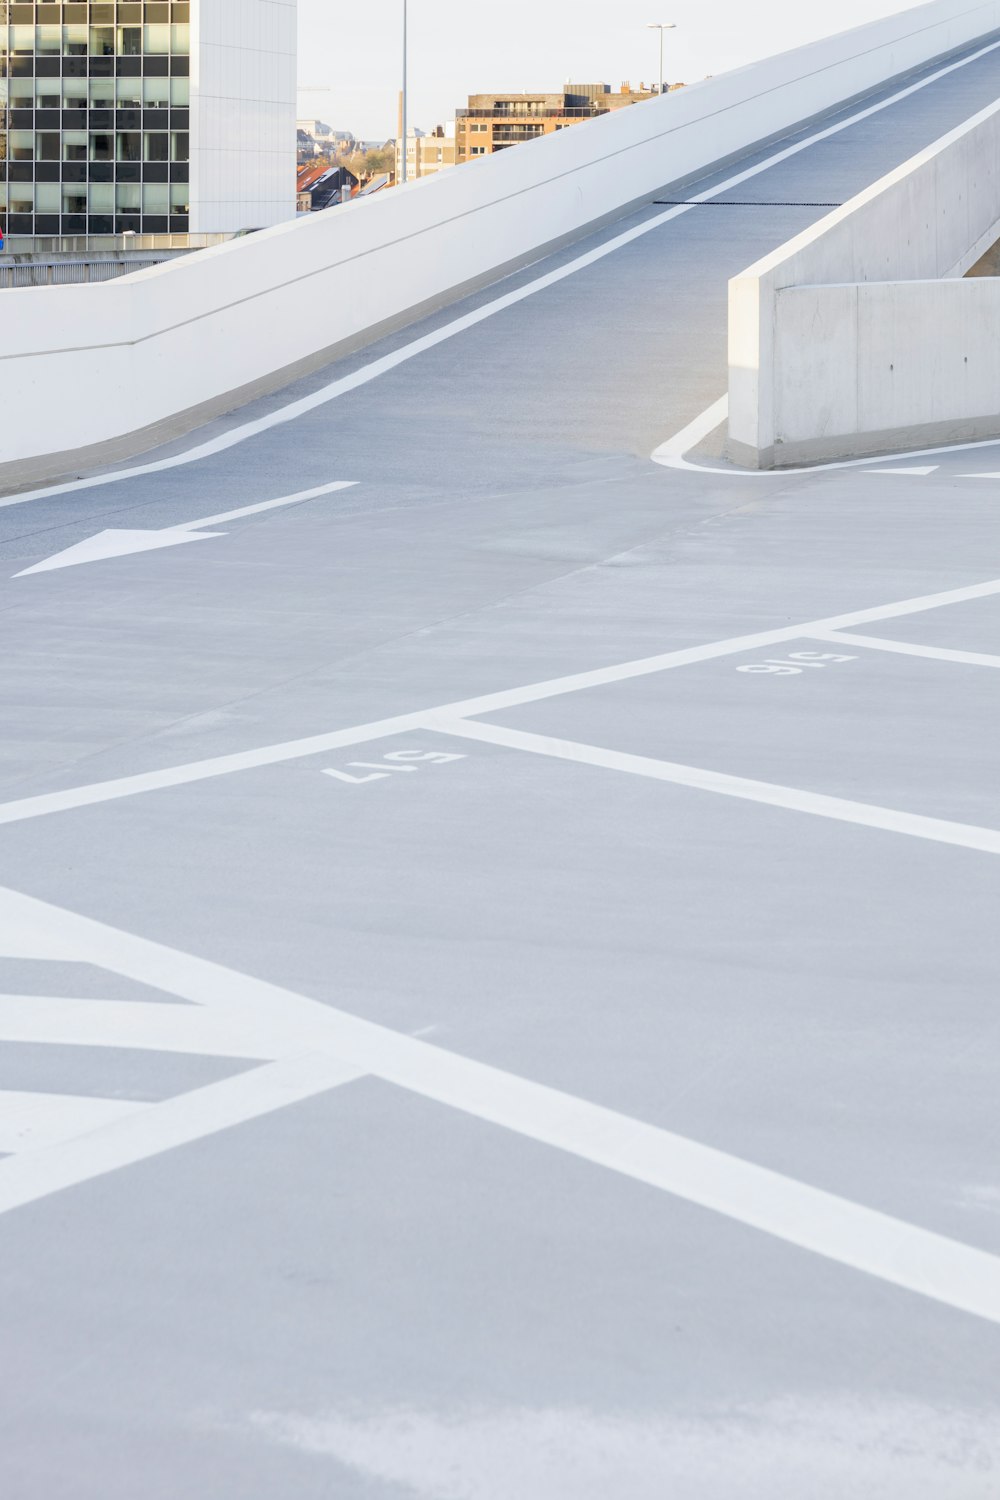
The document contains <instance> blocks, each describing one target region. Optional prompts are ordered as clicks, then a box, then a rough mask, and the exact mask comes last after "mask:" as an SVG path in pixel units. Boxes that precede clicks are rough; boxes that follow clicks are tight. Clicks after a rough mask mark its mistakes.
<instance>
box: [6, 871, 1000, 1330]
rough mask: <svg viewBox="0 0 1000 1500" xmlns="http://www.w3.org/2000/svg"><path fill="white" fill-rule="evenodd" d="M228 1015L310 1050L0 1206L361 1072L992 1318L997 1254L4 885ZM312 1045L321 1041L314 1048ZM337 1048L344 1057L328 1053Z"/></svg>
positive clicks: (133, 1131) (21, 902)
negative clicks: (276, 1025) (298, 1033)
mask: <svg viewBox="0 0 1000 1500" xmlns="http://www.w3.org/2000/svg"><path fill="white" fill-rule="evenodd" d="M4 928H8V929H9V930H10V931H11V932H13V933H18V932H21V933H24V934H25V938H24V939H23V940H22V941H25V942H26V943H27V944H28V945H29V946H30V947H32V949H33V950H34V951H37V952H38V953H39V955H40V956H41V955H44V954H45V953H46V952H49V953H50V954H51V955H52V956H60V957H63V956H67V955H74V956H75V957H76V959H77V961H79V962H95V963H98V964H99V965H100V966H102V967H104V968H107V969H110V970H111V971H112V972H114V973H119V974H122V975H125V976H127V977H131V978H135V979H137V980H139V982H140V983H145V984H148V985H152V986H154V987H155V988H157V989H160V990H163V991H165V992H167V993H171V994H175V995H177V996H178V997H179V998H181V999H185V1000H189V1001H192V1002H193V1003H195V1004H199V1005H201V1004H208V1005H211V1006H213V1007H217V1006H221V1007H222V1008H223V1009H226V1010H228V1011H229V1012H230V1013H231V1014H233V1015H235V1016H240V1015H248V1014H249V1015H255V1016H264V1015H268V1014H275V1015H278V1016H282V1017H291V1018H293V1019H294V1021H295V1023H296V1024H298V1023H299V1022H302V1023H306V1022H308V1024H310V1025H311V1029H312V1034H313V1043H312V1047H313V1054H314V1055H311V1056H308V1057H304V1058H300V1059H299V1060H298V1061H293V1062H282V1063H276V1064H273V1065H270V1066H268V1067H264V1068H257V1069H253V1070H252V1071H251V1072H249V1073H244V1074H243V1075H241V1076H240V1077H239V1078H236V1079H230V1080H228V1081H227V1082H225V1083H221V1084H214V1085H212V1086H211V1087H209V1088H207V1089H202V1090H199V1091H198V1092H197V1093H194V1094H188V1095H185V1096H183V1097H182V1098H180V1099H175V1100H172V1101H170V1102H169V1103H168V1104H160V1105H157V1106H156V1107H155V1108H152V1109H149V1110H148V1111H147V1112H146V1113H145V1114H144V1115H143V1116H141V1117H139V1118H138V1119H136V1120H133V1121H127V1122H124V1123H122V1124H120V1125H117V1126H111V1127H109V1128H107V1129H105V1130H103V1131H99V1132H97V1133H96V1134H94V1135H91V1136H90V1137H88V1138H87V1139H85V1140H83V1141H77V1142H73V1143H71V1144H69V1145H67V1146H63V1147H59V1148H53V1149H51V1150H49V1151H39V1152H36V1153H34V1154H32V1155H30V1156H21V1157H14V1158H11V1159H10V1160H8V1161H5V1162H0V1213H2V1212H4V1211H7V1210H10V1209H12V1208H17V1207H20V1206H22V1205H23V1204H26V1203H31V1202H34V1201H36V1200H37V1199H39V1198H43V1197H45V1196H47V1195H48V1194H49V1193H53V1192H57V1191H59V1190H60V1189H62V1188H66V1187H70V1186H73V1185H74V1184H77V1183H82V1182H85V1181H88V1180H90V1179H91V1178H93V1177H97V1176H100V1175H102V1174H104V1173H107V1172H112V1171H115V1170H116V1169H117V1168H119V1167H122V1166H126V1165H129V1164H131V1163H134V1162H138V1161H141V1160H143V1159H145V1158H146V1157H149V1156H153V1155H157V1154H159V1153H161V1152H164V1151H169V1150H171V1149H173V1148H174V1147H176V1146H179V1145H183V1144H185V1143H186V1142H190V1141H194V1140H198V1139H200V1138H202V1137H203V1136H206V1135H211V1134H214V1133H215V1132H217V1131H219V1130H223V1129H226V1128H228V1127H229V1126H230V1125H234V1124H238V1123H240V1122H242V1121H244V1120H248V1119H254V1118H256V1117H258V1116H260V1115H262V1114H265V1113H268V1112H270V1111H272V1110H275V1109H281V1108H283V1107H284V1106H285V1105H286V1104H289V1103H292V1102H294V1101H296V1100H298V1099H303V1098H307V1097H309V1096H310V1095H312V1094H317V1093H323V1092H325V1091H326V1089H328V1088H331V1087H335V1086H338V1085H339V1084H341V1083H344V1082H347V1081H349V1080H350V1079H352V1078H357V1077H362V1076H366V1075H370V1076H373V1077H377V1078H381V1079H383V1080H385V1081H386V1082H389V1083H393V1084H396V1085H397V1086H398V1087H400V1088H403V1089H407V1090H409V1091H410V1092H411V1093H414V1094H418V1095H420V1096H421V1097H423V1098H426V1099H432V1100H435V1101H436V1102H437V1103H439V1104H442V1105H446V1106H448V1107H450V1108H452V1109H457V1110H461V1111H462V1112H464V1113H465V1114H468V1115H471V1116H473V1117H475V1118H476V1119H480V1120H485V1121H488V1122H490V1123H491V1124H494V1125H497V1126H499V1127H502V1128H504V1129H506V1130H510V1131H512V1132H515V1133H516V1134H518V1135H521V1136H524V1137H525V1138H527V1139H528V1140H532V1141H537V1142H539V1143H541V1144H544V1145H548V1146H551V1147H553V1148H555V1149H556V1150H560V1151H565V1152H567V1153H569V1154H571V1155H573V1156H576V1157H579V1158H580V1159H582V1160H584V1161H587V1162H591V1163H593V1164H594V1165H597V1166H601V1167H604V1168H607V1169H608V1170H610V1171H613V1172H618V1173H620V1174H621V1175H623V1176H625V1177H628V1178H631V1179H632V1180H634V1181H636V1182H641V1183H645V1184H647V1185H648V1186H650V1187H654V1188H657V1189H659V1190H660V1191H662V1192H667V1193H670V1194H672V1195H674V1196H675V1197H678V1198H681V1199H684V1200H685V1201H687V1202H690V1203H695V1204H698V1205H700V1206H701V1207H703V1208H707V1209H711V1210H712V1211H714V1212H716V1213H718V1214H721V1215H723V1216H724V1217H726V1218H729V1219H733V1220H736V1221H737V1222H738V1223H742V1224H747V1225H750V1226H752V1227H753V1228H756V1229H759V1230H761V1231H763V1232H764V1233H765V1234H769V1235H772V1236H774V1237H775V1238H777V1239H780V1240H783V1241H785V1242H787V1243H788V1244H791V1245H795V1246H798V1247H799V1248H801V1249H804V1250H809V1251H812V1252H813V1253H815V1254H817V1255H821V1256H823V1257H825V1258H826V1259H828V1260H833V1261H836V1262H838V1263H840V1264H842V1265H845V1266H850V1267H852V1268H854V1269H855V1270H859V1271H863V1272H866V1273H868V1274H869V1275H872V1276H876V1277H879V1278H880V1279H881V1280H883V1281H886V1282H888V1283H890V1284H892V1285H894V1286H898V1287H902V1288H904V1289H906V1290H909V1291H913V1292H917V1293H920V1294H921V1295H923V1296H925V1297H930V1298H933V1299H934V1300H936V1301H938V1302H941V1303H944V1304H946V1305H947V1306H950V1307H954V1308H958V1309H961V1310H962V1311H964V1312H968V1313H972V1314H973V1315H975V1316H976V1317H980V1318H986V1319H989V1320H991V1321H992V1322H1000V1260H998V1259H997V1258H996V1257H995V1256H992V1255H988V1254H986V1253H985V1252H983V1251H981V1250H975V1249H973V1248H971V1247H970V1246H968V1245H963V1244H960V1243H958V1242H957V1241H955V1240H951V1239H947V1238H945V1237H944V1236H942V1235H939V1234H935V1233H932V1232H930V1231H928V1230H926V1229H921V1228H918V1227H916V1226H915V1225H912V1224H908V1223H905V1222H904V1221H902V1220H899V1219H894V1218H891V1217H889V1216H888V1215H886V1214H883V1213H879V1212H877V1211H876V1210H873V1209H870V1208H865V1207H862V1206H860V1205H858V1204H855V1203H851V1202H850V1201H848V1200H847V1199H844V1198H839V1197H836V1196H834V1195H833V1194H831V1193H826V1192H823V1191H822V1190H820V1189H817V1188H813V1187H809V1186H807V1185H806V1184H804V1183H802V1182H799V1181H797V1180H795V1179H793V1178H789V1177H784V1176H782V1175H781V1174H780V1173H777V1172H772V1171H770V1170H768V1169H767V1168H764V1167H760V1166H757V1165H754V1164H753V1163H750V1162H747V1161H744V1160H743V1159H741V1158H740V1157H736V1156H730V1155H728V1154H727V1153H725V1152H723V1151H718V1150H716V1149H714V1148H712V1147H709V1146H703V1145H700V1144H699V1143H698V1142H696V1141H691V1140H688V1139H687V1138H685V1137H683V1136H679V1135H675V1134H674V1133H673V1132H671V1131H668V1130H663V1129H660V1128H659V1127H657V1126H653V1125H648V1124H645V1123H643V1122H641V1121H638V1120H634V1119H630V1118H628V1117H627V1116H625V1115H622V1114H619V1113H617V1112H616V1111H614V1110H610V1109H605V1108H603V1107H601V1106H599V1105H595V1104H590V1103H587V1102H586V1101H585V1100H581V1099H576V1098H573V1097H572V1096H571V1095H569V1094H565V1093H562V1092H560V1091H558V1090H556V1089H551V1088H546V1087H545V1086H544V1085H541V1084H538V1083H533V1082H530V1081H529V1080H527V1079H523V1078H518V1077H515V1076H513V1075H512V1074H509V1073H505V1072H503V1071H501V1070H500V1069H498V1068H492V1067H489V1066H487V1065H486V1064H484V1063H479V1062H474V1061H473V1060H471V1059H470V1058H467V1057H462V1056H459V1055H457V1054H454V1053H449V1052H446V1051H443V1050H442V1049H440V1048H438V1047H434V1046H432V1045H431V1044H429V1043H427V1042H422V1041H418V1040H416V1039H414V1038H412V1037H406V1036H402V1035H401V1034H400V1033H398V1032H394V1031H390V1030H388V1029H387V1028H385V1027H382V1026H378V1025H376V1024H374V1023H373V1022H371V1021H364V1020H361V1019H360V1018H359V1017H357V1016H352V1015H349V1014H347V1013H346V1012H344V1011H339V1010H335V1009H334V1008H333V1007H332V1006H325V1005H321V1004H319V1003H318V1002H315V1001H311V1000H307V999H305V998H304V997H303V996H301V995H297V994H295V993H293V992H292V991H289V990H284V989H281V988H280V987H279V986H277V985H272V984H269V983H267V982H266V981H264V980H259V979H251V978H249V977H248V976H246V975H241V974H237V973H235V972H234V971H233V970H231V969H225V968H223V967H222V966H221V965H219V964H214V963H211V962H208V961H207V960H205V959H200V958H196V957H194V956H193V955H190V954H185V953H180V952H178V951H177V950H176V949H173V948H167V947H165V946H164V945H162V944H159V943H152V942H149V941H147V940H146V939H143V938H138V937H135V936H134V935H133V934H130V933H124V932H120V931H117V930H115V929H114V928H110V927H106V926H104V924H103V923H99V922H94V921H92V920H91V919H90V918H87V917H81V916H79V915H77V914H76V913H73V912H67V911H64V910H61V909H59V908H57V907H53V906H49V905H48V904H46V903H45V902H41V901H37V900H35V899H34V898H33V897H29V896H22V895H20V894H18V893H17V892H15V891H9V890H0V932H2V931H3V930H4ZM317 1053H322V1054H323V1055H315V1054H317ZM334 1058H340V1059H342V1060H343V1061H341V1062H337V1061H334V1060H333V1059H334Z"/></svg>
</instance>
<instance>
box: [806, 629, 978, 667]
mask: <svg viewBox="0 0 1000 1500" xmlns="http://www.w3.org/2000/svg"><path fill="white" fill-rule="evenodd" d="M811 639H812V640H814V641H832V642H833V643H834V644H836V645H844V646H864V647H865V648H866V649H867V650H869V651H888V652H889V653H890V654H892V655H896V656H924V657H926V658H927V659H928V660H929V661H953V662H956V663H958V665H960V666H967V667H1000V656H990V655H989V654H988V653H987V652H985V651H951V650H948V649H947V648H946V647H944V646H917V645H914V643H913V642H912V641H889V640H883V638H882V637H881V636H878V635H855V634H854V632H853V631H848V630H814V631H813V632H812V636H811Z"/></svg>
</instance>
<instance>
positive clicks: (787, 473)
mask: <svg viewBox="0 0 1000 1500" xmlns="http://www.w3.org/2000/svg"><path fill="white" fill-rule="evenodd" d="M728 416H729V397H728V396H722V397H720V398H719V400H718V401H715V402H713V404H712V405H711V406H710V407H708V409H707V410H706V411H703V412H702V413H701V415H700V416H698V417H695V419H694V421H693V422H689V423H688V425H687V426H686V427H684V428H682V430H681V431H680V432H678V433H676V434H675V435H674V436H673V437H672V438H668V439H667V441H666V442H665V443H661V444H660V446H659V447H658V448H654V450H653V452H652V454H651V455H650V457H651V458H652V460H653V462H654V464H660V465H661V466H662V467H663V468H665V469H683V470H685V471H687V472H688V473H691V474H724V475H725V476H726V478H727V479H786V478H789V477H794V476H795V475H796V474H826V473H829V472H830V471H831V470H834V469H864V470H865V472H866V473H869V474H910V475H917V474H920V475H924V476H926V475H928V474H933V473H935V472H936V470H937V469H939V468H940V464H929V465H924V466H921V467H920V468H913V469H905V468H898V467H897V468H893V469H880V468H875V467H873V466H874V465H876V464H877V463H878V459H877V458H872V457H870V456H869V457H868V458H843V459H839V460H838V461H837V462H836V463H826V464H804V465H801V466H793V465H789V467H788V468H781V469H741V468H739V467H737V465H735V464H726V465H722V466H720V465H718V464H716V465H712V464H702V463H691V461H690V460H689V459H688V458H687V454H689V453H691V452H692V451H693V450H694V449H695V448H697V446H698V444H699V443H703V442H704V441H705V439H706V438H707V437H708V436H710V434H711V433H713V432H714V431H715V429H716V428H717V427H721V426H722V424H723V422H724V421H725V420H726V418H727V417H728ZM998 444H1000V438H984V439H982V440H981V441H979V442H976V443H946V444H945V445H944V446H943V447H941V448H917V449H914V451H913V452H912V453H887V454H886V462H887V463H893V464H897V465H898V464H899V462H900V460H905V459H908V458H933V457H935V456H936V455H938V454H945V453H970V452H972V451H974V450H978V449H980V448H996V447H997V446H998ZM959 477H961V478H964V479H990V478H993V479H998V478H1000V474H994V475H989V474H965V475H961V476H959ZM0 504H3V502H2V501H0Z"/></svg>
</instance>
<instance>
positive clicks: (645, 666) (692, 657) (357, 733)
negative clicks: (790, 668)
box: [0, 578, 1000, 824]
mask: <svg viewBox="0 0 1000 1500" xmlns="http://www.w3.org/2000/svg"><path fill="white" fill-rule="evenodd" d="M996 594H1000V578H992V579H988V580H987V581H986V582H985V583H974V584H969V585H967V586H966V587H964V588H958V589H947V590H945V591H944V592H942V593H937V594H924V595H921V596H919V597H918V598H914V599H902V600H899V601H898V602H897V603H894V604H882V605H877V606H876V607H875V608H873V609H860V610H853V611H852V612H850V613H849V614H843V615H835V616H831V617H830V618H828V619H825V620H811V621H809V622H808V623H804V624H800V625H785V626H781V627H779V628H778V629H777V630H760V631H756V632H754V633H753V634H751V635H742V636H733V637H731V638H729V639H728V640H723V641H711V642H708V643H707V644H706V645H703V646H691V647H686V648H684V649H682V650H679V651H666V652H664V653H663V655H661V656H650V657H644V658H640V659H639V660H636V661H629V662H621V663H619V664H618V665H617V666H612V667H598V668H596V669H594V670H592V671H589V672H576V673H573V674H572V675H570V676H567V677H556V678H553V679H551V680H550V681H547V682H536V683H531V684H529V685H528V686H526V687H519V688H510V689H506V690H501V691H500V692H494V693H487V694H484V695H483V696H482V697H479V698H466V699H464V700H462V701H461V702H458V703H446V704H442V705H440V706H438V707H435V708H429V709H419V710H417V711H416V712H415V713H409V714H399V715H397V716H396V717H394V718H390V719H380V720H377V721H375V722H373V723H370V724H358V725H355V726H354V727H353V728H351V729H336V730H334V731H333V732H332V733H329V734H317V735H311V736H309V737H308V738H306V739H299V740H287V741H284V742H283V743H279V744H275V745H264V746H261V747H259V748H257V749H255V750H241V751H238V752H237V753H236V754H234V755H220V756H215V757H213V758H212V759H210V760H199V761H191V762H189V763H188V764H186V765H180V766H168V767H166V768H164V769H163V770H160V771H146V772H143V773H141V774H139V775H137V776H122V777H118V778H116V779H114V780H112V781H97V782H91V783H89V784H88V785H84V786H75V787H69V788H67V789H66V790H65V791H60V792H43V793H41V794H40V795H38V796H34V797H19V798H17V799H16V800H14V801H11V802H3V803H0V824H4V823H20V822H23V821H25V820H26V819H29V818H42V817H47V816H49V815H50V814H52V813H60V812H70V811H72V810H74V809H76V808H80V807H93V806H95V805H97V804H98V803H102V802H116V801H118V800H119V799H120V798H122V797H135V796H139V795H141V794H142V793H144V792H156V791H162V790H164V789H165V788H167V787H176V786H188V785H190V784H192V783H193V782H197V781H208V780H211V779H213V778H214V777H216V776H229V775H232V774H233V773H234V772H237V771H250V770H257V769H259V768H260V767H263V766H274V765H282V764H284V763H285V762H287V761H292V760H302V759H305V758H306V757H308V756H312V755H319V754H322V753H323V752H325V751H328V750H342V749H345V748H346V747H348V746H350V745H364V744H368V743H370V742H371V741H372V740H382V739H388V738H390V737H392V736H393V735H397V734H409V733H410V732H411V731H413V730H419V729H424V728H426V727H427V726H428V725H429V723H430V721H431V720H432V719H440V718H441V717H442V716H450V717H453V718H455V719H463V720H464V719H470V718H478V717H480V716H481V715H484V714H492V713H501V712H503V710H504V709H507V708H520V707H522V706H523V705H524V704H526V703H540V702H542V701H543V700H544V699H546V698H556V697H560V696H562V695H563V694H565V693H578V692H582V691H583V690H584V689H585V688H594V687H605V686H607V685H608V684H611V683H616V682H627V681H628V680H630V679H631V678H635V677H646V676H650V675H652V674H653V673H656V672H665V671H668V670H670V669H672V668H675V667H686V666H692V665H695V664H697V663H699V662H706V661H714V660H717V659H719V658H720V657H726V656H738V655H739V654H740V653H741V652H744V651H753V650H755V649H756V648H757V647H758V646H761V647H763V646H778V645H781V644H783V643H784V642H786V641H801V640H817V639H822V633H823V632H824V631H831V630H849V629H851V628H853V627H854V626H856V625H874V624H875V623H876V622H877V621H880V620H893V619H899V618H900V617H902V616H904V615H915V614H923V613H925V612H927V611H929V610H933V609H944V608H946V607H947V606H948V605H951V604H965V603H967V602H968V601H969V600H971V599H987V598H990V597H991V596H993V595H996Z"/></svg>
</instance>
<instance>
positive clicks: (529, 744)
mask: <svg viewBox="0 0 1000 1500" xmlns="http://www.w3.org/2000/svg"><path fill="white" fill-rule="evenodd" d="M428 728H430V729H434V728H436V729H438V730H439V731H440V733H441V734H447V735H450V736H452V738H464V739H469V740H477V741H478V742H479V743H480V744H486V745H502V746H504V747H505V748H506V749H508V750H525V751H527V752H528V753H529V754H531V755H543V756H548V757H550V758H552V759H554V760H569V761H574V762H576V764H577V765H582V766H597V767H600V768H601V769H602V770H607V771H624V772H626V773H628V774H629V775H631V776H648V777H649V778H650V779H651V780H653V781H666V782H670V783H671V785H673V786H686V787H690V788H692V790H694V791H698V792H714V793H715V794H716V795H718V796H721V797H738V798H740V799H741V800H742V801H744V802H761V803H764V804H765V805H766V806H768V807H783V808H786V809H787V810H788V811H789V812H800V813H809V814H810V815H811V816H813V817H816V818H833V819H834V820H835V821H837V822H839V823H855V824H859V825H860V826H861V827H864V828H879V829H882V830H883V831H884V832H886V833H904V834H908V835H909V836H910V837H911V838H917V839H930V840H932V841H933V842H934V843H936V844H954V845H957V846H958V847H959V848H961V849H975V850H977V851H978V852H979V853H981V854H1000V830H998V829H994V828H976V827H974V826H973V825H972V824H968V823H950V822H947V821H946V820H944V819H942V818H925V817H922V816H920V814H918V813H905V812H897V811H895V809H893V808H890V807H876V806H873V805H872V804H870V803H867V802H849V801H847V800H845V799H844V798H841V797H828V796H825V795H824V794H822V793H820V792H803V791H799V790H798V789H797V788H796V787H790V786H779V785H777V784H776V783H773V782H770V781H752V780H750V779H749V778H748V777H745V776H729V775H727V774H726V773H724V772H721V771H705V770H703V769H702V768H701V767H699V766H683V765H677V764H676V763H675V762H673V761H669V760H651V759H650V758H649V757H648V756H645V755H628V754H626V753H625V752H623V751H621V750H605V749H603V748H602V747H601V746H599V745H581V744H578V743H577V742H576V741H575V740H560V739H554V738H552V737H551V736H550V735H544V734H528V733H526V732H525V731H524V730H521V729H506V728H504V727H503V726H502V725H499V724H480V723H472V722H470V721H465V722H459V721H457V720H455V719H452V718H449V717H448V716H447V715H442V716H441V717H440V719H438V720H437V721H436V722H433V721H428Z"/></svg>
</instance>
